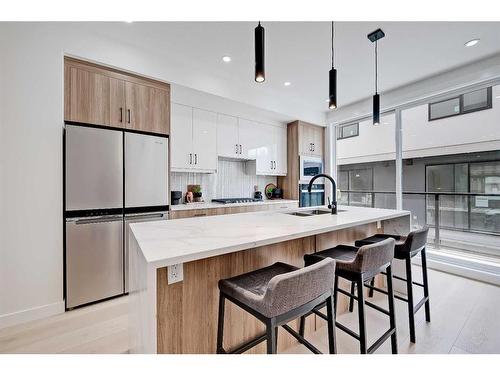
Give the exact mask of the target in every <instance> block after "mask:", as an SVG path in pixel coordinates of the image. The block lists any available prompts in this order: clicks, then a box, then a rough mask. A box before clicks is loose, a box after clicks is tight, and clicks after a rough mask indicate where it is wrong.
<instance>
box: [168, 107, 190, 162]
mask: <svg viewBox="0 0 500 375" xmlns="http://www.w3.org/2000/svg"><path fill="white" fill-rule="evenodd" d="M170 116H171V120H170V122H171V124H170V127H171V128H170V168H171V169H172V170H185V169H190V168H191V166H192V164H193V151H192V145H193V109H192V108H191V107H188V106H185V105H180V104H176V103H172V109H171V113H170Z"/></svg>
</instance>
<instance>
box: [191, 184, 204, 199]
mask: <svg viewBox="0 0 500 375" xmlns="http://www.w3.org/2000/svg"><path fill="white" fill-rule="evenodd" d="M192 192H193V197H194V201H195V202H201V201H202V199H201V197H202V193H201V187H200V186H194V187H193V189H192Z"/></svg>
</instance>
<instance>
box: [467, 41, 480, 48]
mask: <svg viewBox="0 0 500 375" xmlns="http://www.w3.org/2000/svg"><path fill="white" fill-rule="evenodd" d="M478 43H479V39H472V40H469V41H468V42H467V43H465V46H466V47H472V46H475V45H476V44H478Z"/></svg>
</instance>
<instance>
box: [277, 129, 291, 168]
mask: <svg viewBox="0 0 500 375" xmlns="http://www.w3.org/2000/svg"><path fill="white" fill-rule="evenodd" d="M275 134H276V145H277V150H276V169H275V172H276V174H278V175H280V176H286V174H287V171H288V167H287V128H286V127H276V132H275Z"/></svg>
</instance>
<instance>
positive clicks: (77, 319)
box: [0, 267, 500, 354]
mask: <svg viewBox="0 0 500 375" xmlns="http://www.w3.org/2000/svg"><path fill="white" fill-rule="evenodd" d="M414 274H415V275H419V274H420V272H419V269H418V268H417V267H415V270H414ZM429 278H430V293H431V318H432V322H431V323H426V322H425V318H424V312H423V309H422V310H420V311H419V313H418V314H417V317H416V319H417V328H416V331H417V343H416V344H411V343H410V342H409V332H408V317H407V309H406V305H405V304H404V303H403V302H401V301H396V308H397V316H396V318H397V330H398V331H397V332H398V347H399V352H400V353H436V354H438V353H439V354H441V353H451V354H467V353H500V317H499V314H498V312H499V311H500V288H499V287H496V286H493V285H489V284H484V283H481V282H477V281H473V280H469V279H465V278H461V277H458V276H455V275H450V274H446V273H442V272H438V271H434V270H430V271H429ZM415 289H416V290H418V289H420V288H415ZM417 295H418V296H420V295H419V294H418V293H417ZM374 300H375V301H376V303H377V304H380V305H381V306H386V304H385V296H383V295H381V294H378V293H375V296H374ZM366 313H367V330H368V338H369V343H371V342H373V341H374V340H375V338H376V337H378V336H379V335H380V334H381V333H382V332H383V331H384V330H386V329H387V327H388V324H389V323H388V319H387V317H386V316H385V315H382V314H380V313H378V312H377V311H375V310H373V309H371V308H369V307H367V308H366ZM338 320H339V321H340V322H342V323H344V324H345V325H347V326H349V327H351V328H352V329H354V330H357V312H356V310H355V311H354V312H353V313H344V314H341V315H340V316H339V317H338ZM127 324H128V306H127V297H122V298H117V299H114V300H110V301H107V302H103V303H99V304H95V305H92V306H88V307H85V308H81V309H77V310H73V311H70V312H67V313H64V314H60V315H57V316H53V317H50V318H46V319H41V320H38V321H34V322H30V323H25V324H21V325H18V326H13V327H8V328H4V329H2V330H0V353H127V352H128V337H127ZM279 334H280V335H287V334H288V333H286V332H285V331H284V330H282V329H280V331H279ZM326 337H327V336H326V331H325V330H324V329H322V330H319V331H317V332H315V333H314V334H312V335H310V337H308V339H309V340H311V341H312V342H313V343H314V344H315V345H316V346H317V347H318V348H319V349H320V350H322V351H326V350H327V339H326ZM337 339H338V344H337V346H338V351H339V352H340V353H357V352H358V350H359V346H358V343H357V341H355V340H354V339H352V338H351V337H350V336H348V335H346V334H345V333H343V332H342V331H340V330H337ZM261 345H262V344H261ZM278 351H279V348H278ZM285 353H308V351H307V349H305V348H304V347H303V346H302V345H298V344H297V345H296V346H293V347H291V348H289V349H288V350H286V351H285ZM377 353H390V342H386V343H385V344H383V345H382V346H381V347H380V348H379V350H378V351H377Z"/></svg>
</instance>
